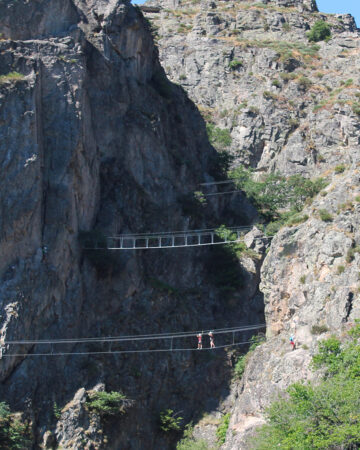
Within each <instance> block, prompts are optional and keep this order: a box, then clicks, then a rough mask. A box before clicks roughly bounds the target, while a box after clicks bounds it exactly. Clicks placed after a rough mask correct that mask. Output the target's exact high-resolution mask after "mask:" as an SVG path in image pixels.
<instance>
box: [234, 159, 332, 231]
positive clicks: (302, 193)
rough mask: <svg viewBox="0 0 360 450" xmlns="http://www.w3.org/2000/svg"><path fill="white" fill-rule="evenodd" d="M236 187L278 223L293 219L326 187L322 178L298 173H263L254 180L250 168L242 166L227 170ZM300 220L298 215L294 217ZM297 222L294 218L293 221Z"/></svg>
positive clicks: (262, 212)
mask: <svg viewBox="0 0 360 450" xmlns="http://www.w3.org/2000/svg"><path fill="white" fill-rule="evenodd" d="M229 176H230V178H233V179H234V180H235V184H236V186H237V188H238V189H241V190H243V191H244V192H245V194H246V196H247V197H248V198H249V199H250V200H251V201H252V202H253V203H254V205H255V206H256V207H257V208H258V210H259V211H260V213H261V214H262V215H263V216H264V217H265V218H266V219H267V220H270V221H274V220H275V221H279V226H281V225H283V224H285V223H286V222H287V221H288V220H290V219H292V218H293V216H295V215H296V214H297V213H299V212H300V211H301V210H302V208H303V207H304V204H305V202H306V201H307V200H308V199H311V198H313V197H314V196H315V195H316V194H317V193H319V192H320V191H321V190H322V189H323V188H324V187H325V186H326V181H325V180H324V179H323V178H317V179H315V180H310V179H307V178H304V177H303V176H301V175H292V176H291V177H288V178H286V177H284V176H282V175H279V174H267V175H263V176H262V177H261V178H260V179H258V180H255V179H254V176H253V171H252V170H251V169H246V168H245V167H243V166H240V167H237V168H236V169H234V170H232V171H231V172H230V173H229ZM297 221H298V222H301V218H300V217H299V218H297ZM295 223H296V221H295Z"/></svg>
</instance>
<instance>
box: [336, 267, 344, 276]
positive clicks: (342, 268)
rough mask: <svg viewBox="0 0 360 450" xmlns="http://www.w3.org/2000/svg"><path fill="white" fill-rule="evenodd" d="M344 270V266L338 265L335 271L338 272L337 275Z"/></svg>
mask: <svg viewBox="0 0 360 450" xmlns="http://www.w3.org/2000/svg"><path fill="white" fill-rule="evenodd" d="M344 272H345V266H338V268H337V273H338V274H339V275H341V274H342V273H344Z"/></svg>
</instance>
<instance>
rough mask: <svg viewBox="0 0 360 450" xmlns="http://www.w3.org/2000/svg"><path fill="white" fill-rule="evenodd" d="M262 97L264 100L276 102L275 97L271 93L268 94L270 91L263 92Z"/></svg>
mask: <svg viewBox="0 0 360 450" xmlns="http://www.w3.org/2000/svg"><path fill="white" fill-rule="evenodd" d="M263 97H264V98H265V99H266V100H276V99H277V95H276V94H274V93H273V92H270V91H264V92H263Z"/></svg>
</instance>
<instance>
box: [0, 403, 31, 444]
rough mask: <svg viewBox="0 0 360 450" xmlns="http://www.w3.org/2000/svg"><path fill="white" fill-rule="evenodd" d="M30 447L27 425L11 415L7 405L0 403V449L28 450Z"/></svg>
mask: <svg viewBox="0 0 360 450" xmlns="http://www.w3.org/2000/svg"><path fill="white" fill-rule="evenodd" d="M30 445H31V444H30V439H29V433H28V427H27V424H24V423H22V422H21V421H20V419H19V418H18V417H17V416H16V415H14V414H11V411H10V408H9V405H8V404H7V403H5V402H0V448H2V449H5V450H8V449H9V450H13V449H14V450H15V449H19V450H20V449H21V450H22V449H24V448H29V446H30Z"/></svg>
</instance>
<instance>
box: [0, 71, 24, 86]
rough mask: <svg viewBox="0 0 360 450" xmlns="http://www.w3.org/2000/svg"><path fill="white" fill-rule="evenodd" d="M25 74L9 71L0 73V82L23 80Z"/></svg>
mask: <svg viewBox="0 0 360 450" xmlns="http://www.w3.org/2000/svg"><path fill="white" fill-rule="evenodd" d="M24 78H25V75H23V74H22V73H19V72H9V73H7V74H5V75H0V84H1V83H6V82H7V81H18V80H23V79H24Z"/></svg>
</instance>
